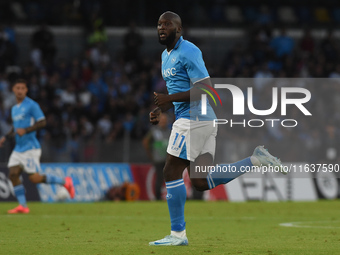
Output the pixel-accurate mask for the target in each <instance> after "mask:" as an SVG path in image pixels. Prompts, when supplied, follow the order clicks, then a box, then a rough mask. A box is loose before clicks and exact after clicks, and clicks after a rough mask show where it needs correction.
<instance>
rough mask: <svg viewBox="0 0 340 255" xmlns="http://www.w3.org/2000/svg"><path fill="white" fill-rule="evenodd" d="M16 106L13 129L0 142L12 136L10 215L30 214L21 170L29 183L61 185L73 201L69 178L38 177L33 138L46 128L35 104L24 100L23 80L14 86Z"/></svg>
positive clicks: (37, 150) (36, 144)
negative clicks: (13, 201)
mask: <svg viewBox="0 0 340 255" xmlns="http://www.w3.org/2000/svg"><path fill="white" fill-rule="evenodd" d="M12 90H13V93H14V94H15V97H16V101H17V104H16V105H14V106H13V107H12V112H11V114H12V121H13V127H12V129H11V131H10V132H9V133H8V134H6V135H5V136H3V137H2V138H1V139H0V146H2V145H3V143H4V142H5V141H6V139H7V138H11V137H14V136H15V147H14V150H13V152H12V154H11V156H10V158H9V161H8V168H9V179H10V180H11V182H12V184H13V188H14V194H15V196H16V198H17V199H18V202H19V206H17V207H15V208H14V209H12V210H9V211H8V213H9V214H16V213H29V211H30V210H29V208H28V207H27V204H26V196H25V188H24V186H23V184H22V183H21V181H20V175H21V173H22V171H25V172H26V173H27V174H28V175H29V180H30V181H31V182H32V183H49V184H59V185H63V186H64V187H65V188H66V189H67V191H68V192H69V194H70V197H71V198H74V195H75V190H74V186H73V181H72V178H71V177H65V178H60V177H57V176H54V175H50V174H46V175H40V174H39V173H38V171H39V169H40V156H41V147H40V144H39V141H38V139H37V138H36V130H38V129H41V128H43V127H44V126H45V125H46V120H45V116H44V114H43V112H42V110H41V109H40V106H39V105H38V103H36V102H35V101H33V100H32V99H31V98H29V97H27V96H26V94H27V92H28V88H27V83H26V81H25V80H23V79H19V80H17V81H16V82H15V83H14V85H13V88H12Z"/></svg>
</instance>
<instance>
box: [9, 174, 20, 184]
mask: <svg viewBox="0 0 340 255" xmlns="http://www.w3.org/2000/svg"><path fill="white" fill-rule="evenodd" d="M19 177H20V174H19V173H18V172H17V171H10V172H9V174H8V178H9V179H10V180H11V181H12V182H16V181H17V180H19Z"/></svg>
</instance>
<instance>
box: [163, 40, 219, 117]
mask: <svg viewBox="0 0 340 255" xmlns="http://www.w3.org/2000/svg"><path fill="white" fill-rule="evenodd" d="M162 76H163V79H164V80H165V82H166V86H167V89H168V93H169V94H170V95H171V94H175V93H179V92H185V91H188V90H190V89H191V88H192V86H193V85H192V84H195V83H197V82H199V81H201V80H204V79H205V78H208V77H209V74H208V71H207V69H206V67H205V64H204V61H203V57H202V52H201V51H200V49H199V48H198V47H197V46H196V45H194V44H193V43H191V42H189V41H187V40H184V39H183V37H182V36H181V37H180V38H179V40H178V41H177V43H176V45H175V47H174V48H173V49H172V50H171V51H170V52H168V51H167V50H166V49H165V50H164V51H163V53H162ZM173 105H174V106H175V115H176V119H179V118H185V119H193V120H212V119H216V115H215V113H214V110H213V109H212V107H211V106H210V104H209V101H208V100H207V114H206V115H202V114H201V101H200V100H199V101H193V102H173Z"/></svg>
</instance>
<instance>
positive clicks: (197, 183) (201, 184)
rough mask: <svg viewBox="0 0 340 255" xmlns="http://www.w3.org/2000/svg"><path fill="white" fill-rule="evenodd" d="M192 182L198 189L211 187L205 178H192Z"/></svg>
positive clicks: (203, 189)
mask: <svg viewBox="0 0 340 255" xmlns="http://www.w3.org/2000/svg"><path fill="white" fill-rule="evenodd" d="M191 184H192V185H193V186H194V188H195V189H196V190H197V191H205V190H208V189H209V186H208V183H207V181H206V180H203V179H194V178H193V179H191Z"/></svg>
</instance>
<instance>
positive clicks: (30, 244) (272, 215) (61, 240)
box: [0, 201, 340, 255]
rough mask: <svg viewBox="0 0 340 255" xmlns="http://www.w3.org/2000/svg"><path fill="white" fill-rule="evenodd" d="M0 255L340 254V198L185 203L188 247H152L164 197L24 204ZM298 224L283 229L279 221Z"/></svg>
mask: <svg viewBox="0 0 340 255" xmlns="http://www.w3.org/2000/svg"><path fill="white" fill-rule="evenodd" d="M15 206H16V203H5V202H3V203H0V228H1V230H0V233H1V234H0V253H1V254H58V255H59V254H72V255H75V254H271V255H272V254H289V255H292V254H299V255H300V254H327V255H330V254H339V251H340V216H339V215H340V214H339V212H340V202H339V201H319V202H304V203H300V202H284V203H265V202H248V203H228V202H202V201H198V202H196V201H188V202H187V204H186V222H187V234H188V238H189V246H187V247H151V246H148V243H149V241H154V240H156V239H160V238H163V237H164V236H165V235H167V234H169V218H168V211H167V205H166V202H135V203H125V202H101V203H79V204H76V203H67V204H61V203H57V204H44V203H29V207H30V209H31V212H30V214H28V215H7V214H6V211H7V210H8V209H11V208H12V207H15ZM289 222H299V223H296V225H294V224H293V225H294V226H299V227H283V226H280V225H279V224H280V223H289Z"/></svg>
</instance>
